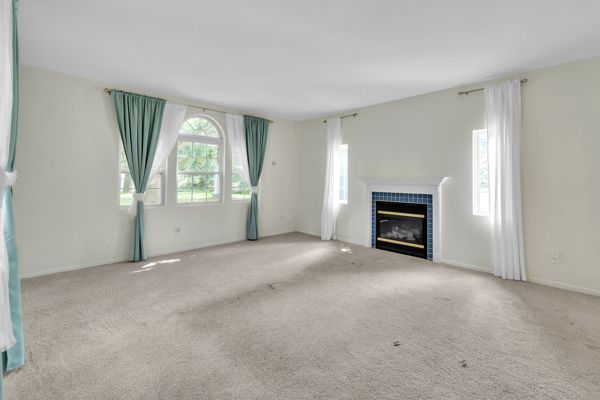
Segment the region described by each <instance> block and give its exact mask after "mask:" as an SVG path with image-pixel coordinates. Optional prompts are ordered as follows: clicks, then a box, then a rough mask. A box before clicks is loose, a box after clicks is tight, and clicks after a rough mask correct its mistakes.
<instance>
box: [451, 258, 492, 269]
mask: <svg viewBox="0 0 600 400" xmlns="http://www.w3.org/2000/svg"><path fill="white" fill-rule="evenodd" d="M440 263H442V264H448V265H452V266H453V267H460V268H466V269H471V270H474V271H479V272H487V273H489V272H490V269H489V268H486V267H480V266H479V265H473V264H467V263H463V262H460V261H452V260H447V259H444V258H443V259H441V260H440Z"/></svg>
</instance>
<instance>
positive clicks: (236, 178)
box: [231, 162, 252, 201]
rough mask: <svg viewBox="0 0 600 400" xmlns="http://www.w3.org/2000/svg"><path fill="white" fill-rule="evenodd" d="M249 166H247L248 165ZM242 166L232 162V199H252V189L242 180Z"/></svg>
mask: <svg viewBox="0 0 600 400" xmlns="http://www.w3.org/2000/svg"><path fill="white" fill-rule="evenodd" d="M246 168H247V167H246ZM239 170H240V166H239V165H236V163H235V162H232V165H231V200H234V201H235V200H241V201H244V200H250V195H251V194H252V189H251V188H250V185H248V184H247V183H245V182H244V181H243V180H242V177H241V175H240V172H239Z"/></svg>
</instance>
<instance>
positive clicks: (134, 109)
mask: <svg viewBox="0 0 600 400" xmlns="http://www.w3.org/2000/svg"><path fill="white" fill-rule="evenodd" d="M112 98H113V102H114V105H115V111H116V115H117V125H118V126H119V132H120V134H121V141H122V142H123V149H124V150H125V157H126V158H127V163H128V164H129V172H130V174H131V179H132V180H133V184H134V186H135V190H136V192H138V193H143V192H145V191H146V185H147V184H148V178H149V177H150V170H151V169H152V162H153V161H154V155H155V154H156V146H157V144H158V136H159V134H160V126H161V123H162V118H163V112H164V109H165V104H166V100H163V99H157V98H154V97H148V96H142V95H139V94H134V93H125V92H119V91H117V90H113V91H112ZM145 259H146V254H145V252H144V203H142V202H138V203H137V215H136V217H135V224H134V235H133V248H132V251H131V260H132V261H141V260H145Z"/></svg>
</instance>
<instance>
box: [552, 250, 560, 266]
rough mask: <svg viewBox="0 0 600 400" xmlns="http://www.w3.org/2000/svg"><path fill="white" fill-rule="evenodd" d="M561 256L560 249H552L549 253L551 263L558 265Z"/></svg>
mask: <svg viewBox="0 0 600 400" xmlns="http://www.w3.org/2000/svg"><path fill="white" fill-rule="evenodd" d="M561 258H562V254H560V251H553V252H552V253H550V262H551V263H552V264H556V265H559V264H560V262H561Z"/></svg>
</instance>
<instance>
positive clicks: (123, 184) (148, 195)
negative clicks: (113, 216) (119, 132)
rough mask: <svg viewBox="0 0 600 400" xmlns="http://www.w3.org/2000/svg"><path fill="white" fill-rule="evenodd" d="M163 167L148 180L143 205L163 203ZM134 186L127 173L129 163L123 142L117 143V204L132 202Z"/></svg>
mask: <svg viewBox="0 0 600 400" xmlns="http://www.w3.org/2000/svg"><path fill="white" fill-rule="evenodd" d="M165 186H166V185H165V168H164V166H163V167H162V168H161V169H159V170H158V172H157V174H156V175H155V176H154V178H153V179H152V180H151V181H149V182H148V185H147V186H146V192H145V196H144V205H146V206H163V205H164V204H165V193H164V187H165ZM134 192H135V186H134V185H133V180H132V179H131V174H130V173H129V164H128V163H127V158H126V157H125V150H124V149H123V143H120V144H119V205H120V206H121V207H127V206H129V205H130V204H131V203H132V202H133V193H134Z"/></svg>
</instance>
